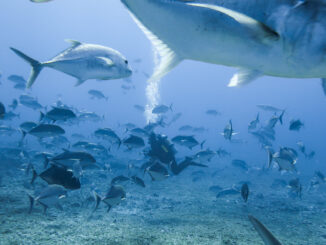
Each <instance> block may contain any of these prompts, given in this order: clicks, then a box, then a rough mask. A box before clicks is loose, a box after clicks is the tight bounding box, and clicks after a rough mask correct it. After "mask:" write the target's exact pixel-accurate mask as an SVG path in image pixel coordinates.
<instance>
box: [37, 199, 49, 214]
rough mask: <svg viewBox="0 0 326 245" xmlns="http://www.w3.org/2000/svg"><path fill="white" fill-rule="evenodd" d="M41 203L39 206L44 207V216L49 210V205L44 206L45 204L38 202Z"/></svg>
mask: <svg viewBox="0 0 326 245" xmlns="http://www.w3.org/2000/svg"><path fill="white" fill-rule="evenodd" d="M38 202H39V204H41V205H42V207H43V214H46V210H47V209H48V207H49V206H48V205H46V204H44V203H42V202H40V201H38Z"/></svg>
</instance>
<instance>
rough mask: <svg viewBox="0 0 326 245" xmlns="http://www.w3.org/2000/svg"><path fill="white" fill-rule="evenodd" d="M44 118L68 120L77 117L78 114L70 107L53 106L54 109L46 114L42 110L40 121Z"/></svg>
mask: <svg viewBox="0 0 326 245" xmlns="http://www.w3.org/2000/svg"><path fill="white" fill-rule="evenodd" d="M44 118H47V119H50V120H52V121H53V122H55V121H66V120H69V119H73V118H76V114H75V113H74V112H73V111H72V110H70V109H66V108H59V107H53V108H52V110H50V111H48V112H47V113H46V114H44V113H42V112H41V116H40V121H42V120H43V119H44Z"/></svg>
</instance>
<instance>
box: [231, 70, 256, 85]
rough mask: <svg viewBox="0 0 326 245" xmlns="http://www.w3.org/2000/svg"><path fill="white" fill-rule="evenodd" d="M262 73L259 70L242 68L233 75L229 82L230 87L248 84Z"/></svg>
mask: <svg viewBox="0 0 326 245" xmlns="http://www.w3.org/2000/svg"><path fill="white" fill-rule="evenodd" d="M261 75H262V73H261V72H260V71H258V70H249V69H245V68H240V69H239V71H238V72H237V73H236V74H234V75H233V77H232V78H231V80H230V83H229V84H228V87H237V86H242V85H245V84H248V83H250V82H252V81H253V80H255V79H256V78H258V77H260V76H261Z"/></svg>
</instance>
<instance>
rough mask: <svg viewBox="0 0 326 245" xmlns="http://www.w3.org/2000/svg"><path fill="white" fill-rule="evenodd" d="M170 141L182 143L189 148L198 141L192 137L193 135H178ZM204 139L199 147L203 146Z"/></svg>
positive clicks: (197, 143)
mask: <svg viewBox="0 0 326 245" xmlns="http://www.w3.org/2000/svg"><path fill="white" fill-rule="evenodd" d="M172 142H173V143H175V144H178V145H182V146H185V147H188V148H189V149H190V150H191V149H192V148H193V147H195V146H197V145H199V142H198V141H197V140H196V139H195V138H194V136H185V135H178V136H175V137H174V138H172ZM204 143H205V141H203V142H202V143H201V144H200V148H201V149H202V148H203V145H204Z"/></svg>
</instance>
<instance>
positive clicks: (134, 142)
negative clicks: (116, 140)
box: [123, 135, 145, 149]
mask: <svg viewBox="0 0 326 245" xmlns="http://www.w3.org/2000/svg"><path fill="white" fill-rule="evenodd" d="M123 144H124V145H126V146H127V147H128V148H129V149H131V148H141V147H144V146H145V142H144V140H143V139H142V138H140V137H138V136H136V135H130V136H129V137H128V138H127V139H125V140H123Z"/></svg>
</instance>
